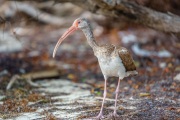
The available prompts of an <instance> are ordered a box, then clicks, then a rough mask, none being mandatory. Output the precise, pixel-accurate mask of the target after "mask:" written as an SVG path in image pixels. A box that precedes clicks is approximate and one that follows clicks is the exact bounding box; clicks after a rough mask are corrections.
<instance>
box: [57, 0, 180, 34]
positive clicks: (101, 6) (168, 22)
mask: <svg viewBox="0 0 180 120" xmlns="http://www.w3.org/2000/svg"><path fill="white" fill-rule="evenodd" d="M67 1H68V2H71V3H73V4H76V5H78V6H80V7H82V8H84V9H86V10H89V11H91V12H93V13H99V14H103V15H106V16H110V17H115V18H121V19H122V17H125V18H126V19H127V20H130V21H132V22H134V23H138V24H142V25H144V26H147V27H150V28H153V29H156V30H159V31H163V32H170V33H180V27H179V26H180V17H179V16H177V15H174V14H170V13H162V12H158V11H155V10H152V9H150V8H147V7H144V6H141V5H138V4H136V3H133V2H129V1H127V0H61V1H59V2H67Z"/></svg>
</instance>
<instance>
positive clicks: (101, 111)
mask: <svg viewBox="0 0 180 120" xmlns="http://www.w3.org/2000/svg"><path fill="white" fill-rule="evenodd" d="M104 79H105V81H104V94H103V102H102V106H101V110H100V112H99V114H98V116H97V117H96V118H98V119H100V118H103V107H104V101H105V98H106V93H107V92H106V91H107V90H106V85H107V77H106V76H105V77H104Z"/></svg>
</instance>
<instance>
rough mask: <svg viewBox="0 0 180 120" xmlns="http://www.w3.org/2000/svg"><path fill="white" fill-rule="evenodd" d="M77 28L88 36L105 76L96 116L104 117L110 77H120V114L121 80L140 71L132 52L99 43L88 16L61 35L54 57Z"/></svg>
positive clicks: (116, 96)
mask: <svg viewBox="0 0 180 120" xmlns="http://www.w3.org/2000/svg"><path fill="white" fill-rule="evenodd" d="M76 30H81V31H82V32H83V33H84V35H85V37H86V38H87V42H88V43H89V45H90V47H91V48H92V50H93V51H94V55H95V56H96V57H97V60H98V62H99V66H100V69H101V72H102V74H103V76H104V93H103V101H102V105H101V109H100V112H99V114H98V115H97V116H96V117H95V118H97V119H101V118H104V115H103V107H104V103H105V99H106V94H107V80H108V78H109V77H118V78H119V80H118V84H117V88H116V90H115V106H114V112H113V114H112V115H113V116H114V117H117V116H119V115H118V114H117V108H116V107H117V98H118V94H119V87H120V81H121V80H122V79H123V78H125V77H128V76H130V75H137V74H138V72H137V70H136V66H135V64H134V60H133V58H132V56H131V54H130V52H129V51H128V50H127V49H126V48H124V47H121V46H115V45H99V44H98V43H97V42H96V40H95V37H94V35H93V31H92V27H91V25H90V22H89V20H87V19H86V18H77V19H76V20H75V21H74V22H73V24H72V26H71V27H70V28H69V29H68V30H67V31H66V32H65V33H64V34H63V35H62V36H61V37H60V39H59V40H58V42H57V44H56V45H55V47H54V51H53V58H54V57H55V54H56V52H57V49H58V47H59V45H60V44H61V43H62V41H63V40H65V38H66V37H67V36H69V35H70V34H72V33H73V32H75V31H76Z"/></svg>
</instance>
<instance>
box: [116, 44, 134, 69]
mask: <svg viewBox="0 0 180 120" xmlns="http://www.w3.org/2000/svg"><path fill="white" fill-rule="evenodd" d="M117 50H118V54H119V57H120V58H121V60H122V63H123V64H124V67H125V68H126V71H133V70H136V66H135V64H134V60H133V59H132V56H131V54H130V52H129V51H128V50H127V49H126V48H124V47H120V48H118V49H117Z"/></svg>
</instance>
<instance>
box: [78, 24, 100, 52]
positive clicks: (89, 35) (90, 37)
mask: <svg viewBox="0 0 180 120" xmlns="http://www.w3.org/2000/svg"><path fill="white" fill-rule="evenodd" d="M82 31H83V33H84V35H85V36H86V38H87V41H88V43H89V45H90V46H91V47H92V48H93V49H96V48H97V47H99V45H98V44H97V42H96V40H95V38H94V35H93V32H92V30H91V28H90V27H88V28H85V29H82Z"/></svg>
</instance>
